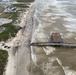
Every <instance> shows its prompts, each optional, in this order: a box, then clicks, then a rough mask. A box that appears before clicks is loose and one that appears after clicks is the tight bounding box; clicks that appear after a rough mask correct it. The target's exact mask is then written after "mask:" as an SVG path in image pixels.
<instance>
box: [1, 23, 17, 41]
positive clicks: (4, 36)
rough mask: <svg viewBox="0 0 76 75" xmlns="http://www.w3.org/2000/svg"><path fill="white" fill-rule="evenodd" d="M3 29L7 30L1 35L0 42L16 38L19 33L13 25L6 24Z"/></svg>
mask: <svg viewBox="0 0 76 75" xmlns="http://www.w3.org/2000/svg"><path fill="white" fill-rule="evenodd" d="M3 27H5V28H6V30H5V31H3V32H2V33H0V41H2V40H3V41H6V40H7V39H9V38H10V37H15V35H16V33H17V32H18V30H17V29H15V26H14V25H11V23H10V24H5V25H3Z"/></svg>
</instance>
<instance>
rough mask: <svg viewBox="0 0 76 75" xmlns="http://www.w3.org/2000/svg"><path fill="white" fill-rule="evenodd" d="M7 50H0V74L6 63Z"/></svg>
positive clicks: (1, 74)
mask: <svg viewBox="0 0 76 75" xmlns="http://www.w3.org/2000/svg"><path fill="white" fill-rule="evenodd" d="M7 58H8V52H7V51H4V50H0V75H3V72H4V71H5V66H6V64H7Z"/></svg>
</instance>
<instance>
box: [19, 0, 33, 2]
mask: <svg viewBox="0 0 76 75" xmlns="http://www.w3.org/2000/svg"><path fill="white" fill-rule="evenodd" d="M33 1H34V0H18V2H33Z"/></svg>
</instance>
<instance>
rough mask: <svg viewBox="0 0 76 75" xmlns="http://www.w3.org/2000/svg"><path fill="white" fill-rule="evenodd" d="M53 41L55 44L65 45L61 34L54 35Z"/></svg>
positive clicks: (52, 36)
mask: <svg viewBox="0 0 76 75" xmlns="http://www.w3.org/2000/svg"><path fill="white" fill-rule="evenodd" d="M51 40H52V42H53V43H63V40H62V38H61V36H60V33H52V35H51Z"/></svg>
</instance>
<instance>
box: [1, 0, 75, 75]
mask: <svg viewBox="0 0 76 75" xmlns="http://www.w3.org/2000/svg"><path fill="white" fill-rule="evenodd" d="M30 1H31V0H0V6H1V9H0V26H2V25H4V24H7V25H8V23H10V25H13V26H20V27H22V30H21V31H20V32H19V34H18V35H19V36H18V39H17V38H15V39H14V42H13V44H12V42H11V43H6V44H5V45H7V46H8V45H9V46H8V47H10V46H12V48H11V49H10V50H7V51H8V54H9V57H8V63H7V65H6V71H5V75H76V48H70V47H68V48H65V47H52V46H43V47H38V46H31V47H30V45H29V44H30V42H32V43H33V42H50V37H51V36H50V34H51V33H60V35H61V37H62V39H63V42H64V43H73V44H75V43H76V1H75V0H53V1H52V0H35V2H34V3H30ZM29 7H30V8H29ZM1 32H2V30H1ZM16 37H17V35H16ZM16 43H17V44H19V46H18V45H17V46H16V45H15V44H16ZM3 49H5V48H3Z"/></svg>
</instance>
